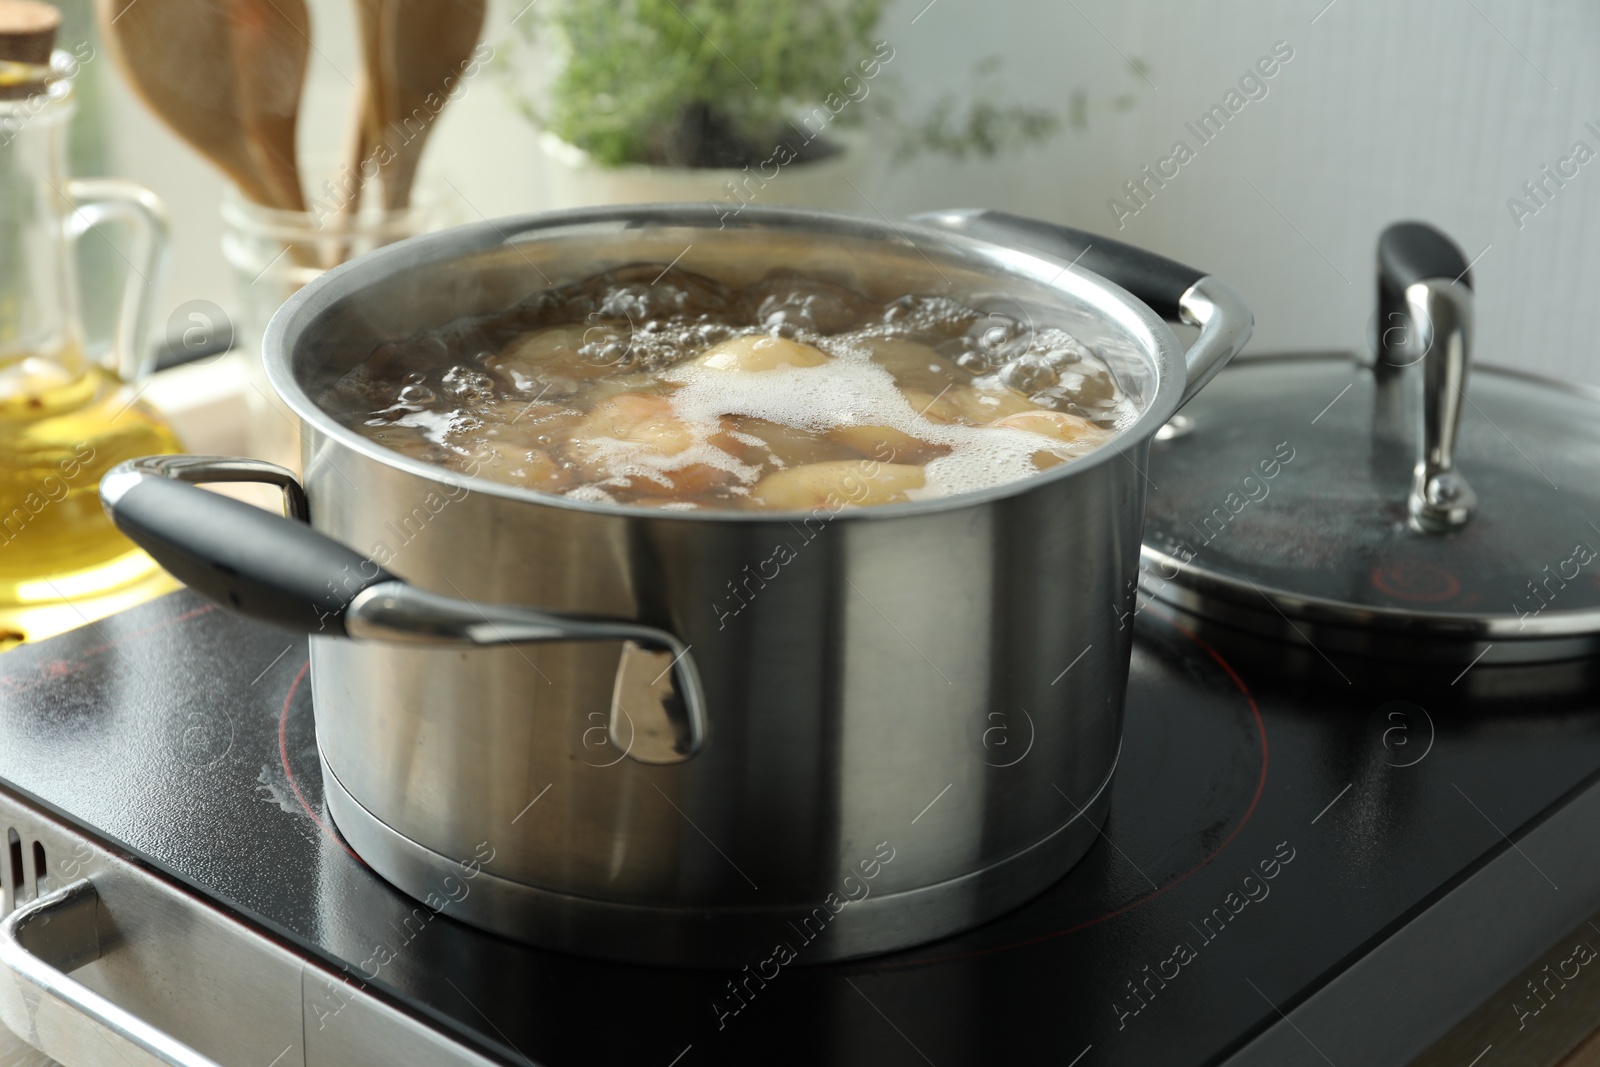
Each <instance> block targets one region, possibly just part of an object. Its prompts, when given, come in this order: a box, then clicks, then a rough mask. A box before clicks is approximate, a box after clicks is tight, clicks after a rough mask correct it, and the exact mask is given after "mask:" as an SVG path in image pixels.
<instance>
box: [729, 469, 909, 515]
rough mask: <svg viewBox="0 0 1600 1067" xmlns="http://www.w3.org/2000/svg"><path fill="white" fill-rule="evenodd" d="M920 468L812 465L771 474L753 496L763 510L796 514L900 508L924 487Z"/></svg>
mask: <svg viewBox="0 0 1600 1067" xmlns="http://www.w3.org/2000/svg"><path fill="white" fill-rule="evenodd" d="M923 484H924V482H923V474H922V468H921V467H913V466H910V465H908V464H903V463H875V462H873V461H871V460H839V461H835V462H832V463H810V464H807V465H806V466H804V467H793V468H790V469H789V470H783V471H778V472H777V473H776V474H769V475H767V476H766V477H765V478H763V479H761V481H759V482H757V483H756V487H755V489H754V490H753V491H752V493H751V496H752V497H753V498H754V500H755V501H756V502H757V503H759V504H760V505H761V506H763V507H768V508H781V509H784V510H794V511H811V510H814V509H816V508H828V509H829V510H837V509H839V508H841V507H846V506H851V505H854V506H856V507H866V506H869V505H872V504H898V503H901V502H902V501H905V500H908V499H910V498H909V497H908V496H907V495H906V493H907V492H908V491H909V490H912V489H921V488H922V486H923Z"/></svg>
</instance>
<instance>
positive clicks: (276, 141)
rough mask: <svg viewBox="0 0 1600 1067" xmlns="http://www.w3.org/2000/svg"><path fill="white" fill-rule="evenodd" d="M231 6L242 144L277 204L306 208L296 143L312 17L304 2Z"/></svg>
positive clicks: (272, 0)
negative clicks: (243, 140) (242, 133)
mask: <svg viewBox="0 0 1600 1067" xmlns="http://www.w3.org/2000/svg"><path fill="white" fill-rule="evenodd" d="M232 8H233V20H232V26H233V55H234V64H235V70H236V71H237V73H238V87H239V95H238V102H239V117H240V121H241V123H242V124H243V126H244V133H245V145H246V147H247V148H248V150H249V153H250V157H251V159H252V160H254V161H255V166H256V171H257V173H259V174H260V175H261V178H262V180H263V181H264V183H265V184H266V186H267V188H268V189H270V190H271V191H272V194H273V202H274V203H275V204H276V206H278V207H281V208H287V209H289V210H291V211H304V210H305V209H306V202H305V197H304V195H303V194H302V193H301V189H300V167H299V164H298V163H297V162H296V159H297V156H296V153H295V143H294V141H295V122H296V119H297V118H298V116H299V113H300V92H301V90H302V88H304V86H305V83H306V67H307V65H308V64H309V62H310V57H311V16H310V14H309V13H308V12H307V11H306V4H305V0H232Z"/></svg>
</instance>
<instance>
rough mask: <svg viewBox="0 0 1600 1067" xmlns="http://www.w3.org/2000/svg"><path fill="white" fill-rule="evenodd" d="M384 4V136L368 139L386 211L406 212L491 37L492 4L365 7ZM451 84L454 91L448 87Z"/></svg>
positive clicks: (442, 0) (380, 107) (378, 108)
mask: <svg viewBox="0 0 1600 1067" xmlns="http://www.w3.org/2000/svg"><path fill="white" fill-rule="evenodd" d="M374 2H376V3H377V4H378V5H379V7H380V10H379V12H378V14H379V21H378V44H379V56H378V59H379V62H378V64H377V65H376V66H375V67H369V73H375V74H376V77H374V78H372V79H371V81H372V82H373V83H374V84H375V91H374V92H373V93H372V94H371V97H370V99H371V103H372V112H373V117H374V119H375V120H376V122H377V125H378V127H379V128H378V129H377V130H376V131H372V130H369V132H368V137H369V139H370V141H371V144H372V145H373V146H374V147H376V146H378V145H380V144H386V145H387V148H388V152H386V153H382V154H380V156H379V168H378V170H379V174H380V175H381V176H382V178H383V200H384V206H385V207H386V208H387V209H388V210H390V211H400V210H403V209H404V208H405V207H406V205H407V204H409V203H410V201H411V186H412V184H413V182H414V181H415V180H416V176H417V164H418V163H419V162H420V161H421V158H422V148H423V145H424V144H425V143H426V142H427V139H428V135H429V134H430V133H432V132H433V126H434V123H435V122H437V120H438V117H439V112H440V111H441V110H443V108H444V105H445V102H446V101H447V100H448V98H449V94H450V92H451V91H452V90H454V89H455V87H456V84H457V83H458V82H459V81H460V80H461V78H462V76H463V72H464V71H465V70H466V68H467V67H468V66H470V65H471V60H472V52H473V49H474V48H475V47H476V45H477V43H478V35H479V34H480V33H482V32H483V17H484V0H362V3H363V6H366V5H368V4H372V3H374ZM447 81H448V82H449V84H446V82H447Z"/></svg>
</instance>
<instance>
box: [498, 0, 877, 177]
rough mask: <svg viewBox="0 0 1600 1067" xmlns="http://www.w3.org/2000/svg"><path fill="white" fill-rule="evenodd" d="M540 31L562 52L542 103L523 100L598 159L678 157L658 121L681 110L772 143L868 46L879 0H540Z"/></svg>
mask: <svg viewBox="0 0 1600 1067" xmlns="http://www.w3.org/2000/svg"><path fill="white" fill-rule="evenodd" d="M541 9H542V12H541V13H542V19H539V20H536V19H535V18H533V17H530V18H529V19H527V20H526V21H525V22H524V23H523V24H522V25H523V26H524V32H526V33H528V34H530V35H532V34H542V35H543V36H544V37H545V39H546V40H548V41H549V42H550V43H552V44H553V45H554V46H555V47H556V49H557V51H558V52H559V54H560V58H561V59H562V61H563V66H562V69H561V73H560V74H559V75H557V77H556V79H555V82H554V83H553V84H552V86H551V88H550V102H549V105H548V107H547V108H543V109H539V108H527V109H526V110H528V111H530V112H531V113H533V114H535V115H536V116H537V118H538V119H539V121H540V122H541V123H542V124H543V125H544V126H545V127H546V128H547V129H549V130H550V131H551V132H553V133H554V134H556V136H558V137H560V138H561V139H562V140H564V141H567V142H569V143H571V144H574V145H576V146H578V147H579V148H582V149H583V150H584V151H586V152H588V153H589V154H590V155H591V156H593V157H594V158H595V159H596V160H597V161H598V162H600V163H603V164H606V165H612V166H617V165H622V164H627V163H664V162H668V161H671V162H678V161H679V159H681V157H682V153H681V152H678V151H674V150H673V147H672V146H670V145H667V144H664V143H662V142H663V132H664V131H668V130H670V129H671V128H673V127H674V124H676V123H678V122H679V121H680V119H681V117H682V116H683V115H684V114H685V113H686V112H688V111H690V110H691V109H695V108H698V109H700V110H701V111H707V110H708V111H710V112H712V113H714V114H715V116H716V119H717V122H718V125H719V127H721V128H727V129H730V130H732V131H734V133H735V135H736V136H737V138H738V139H740V140H743V141H748V142H750V143H752V144H755V145H759V146H760V147H761V148H764V149H766V150H768V151H770V149H771V147H772V145H773V144H775V143H776V142H777V140H778V139H780V138H781V137H782V136H783V133H782V132H781V131H782V129H783V125H784V120H785V118H786V117H787V116H788V115H789V114H790V113H792V112H794V111H798V110H804V109H806V108H809V107H811V106H814V105H815V104H816V103H818V102H819V101H821V100H823V99H824V98H826V96H827V95H828V94H829V93H830V92H835V91H837V90H838V88H839V82H840V80H841V79H842V78H843V77H845V76H846V75H849V74H851V73H853V72H855V69H856V63H857V62H859V61H860V60H861V59H863V58H866V57H869V56H871V55H872V50H873V41H872V38H871V34H872V31H873V29H874V27H876V25H877V23H878V19H879V16H880V15H881V14H882V9H883V0H822V2H808V3H794V2H775V0H545V2H544V3H543V4H541V5H539V8H538V9H535V10H536V11H540V10H541Z"/></svg>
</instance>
